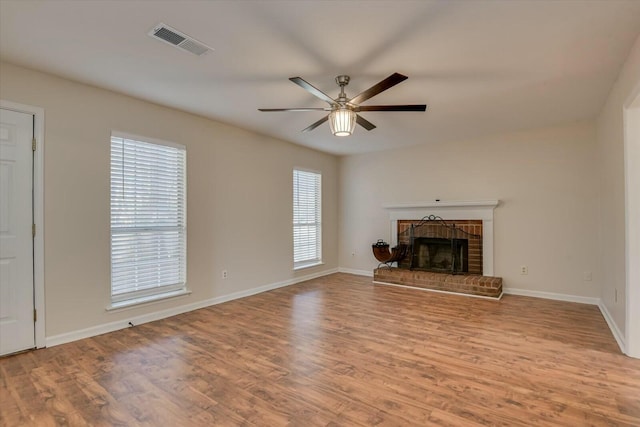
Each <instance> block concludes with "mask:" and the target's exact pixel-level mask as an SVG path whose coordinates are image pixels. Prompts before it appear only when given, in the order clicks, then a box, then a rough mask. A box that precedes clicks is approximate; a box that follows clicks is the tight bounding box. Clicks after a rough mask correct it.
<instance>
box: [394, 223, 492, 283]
mask: <svg viewBox="0 0 640 427" xmlns="http://www.w3.org/2000/svg"><path fill="white" fill-rule="evenodd" d="M398 223H399V228H398V242H399V244H401V243H403V244H406V245H407V246H408V247H409V254H408V255H409V256H407V257H406V258H405V259H404V260H403V261H400V262H398V267H400V268H408V269H410V270H419V271H430V272H434V273H448V274H473V275H476V274H482V223H481V221H474V220H455V221H445V220H443V219H442V218H441V217H439V216H435V215H428V216H425V217H423V218H422V219H421V220H419V221H404V220H402V221H400V220H399V221H398Z"/></svg>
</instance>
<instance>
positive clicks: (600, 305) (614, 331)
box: [598, 300, 626, 353]
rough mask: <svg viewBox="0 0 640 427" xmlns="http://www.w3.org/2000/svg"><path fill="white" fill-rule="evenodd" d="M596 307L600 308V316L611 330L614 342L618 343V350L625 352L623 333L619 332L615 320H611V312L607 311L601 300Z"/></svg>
mask: <svg viewBox="0 0 640 427" xmlns="http://www.w3.org/2000/svg"><path fill="white" fill-rule="evenodd" d="M598 308H599V309H600V313H602V317H604V320H605V322H607V325H608V326H609V329H610V330H611V334H613V338H615V340H616V342H617V343H618V347H620V351H622V352H623V353H625V348H626V345H625V341H624V335H623V334H622V332H620V329H618V325H616V322H615V321H614V320H613V316H611V313H609V310H608V309H607V306H606V305H604V302H603V301H602V300H600V301H599V302H598Z"/></svg>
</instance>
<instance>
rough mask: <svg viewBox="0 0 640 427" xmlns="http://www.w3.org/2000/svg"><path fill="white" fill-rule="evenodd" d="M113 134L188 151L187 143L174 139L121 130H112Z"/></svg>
mask: <svg viewBox="0 0 640 427" xmlns="http://www.w3.org/2000/svg"><path fill="white" fill-rule="evenodd" d="M111 136H112V137H115V138H122V139H129V140H132V141H138V142H149V143H152V144H157V145H166V146H167V147H173V148H177V149H180V150H184V151H187V147H186V146H185V145H182V144H179V143H177V142H173V141H166V140H164V139H158V138H151V137H149V136H142V135H135V134H132V133H127V132H120V131H119V130H113V129H112V130H111Z"/></svg>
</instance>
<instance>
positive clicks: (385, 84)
mask: <svg viewBox="0 0 640 427" xmlns="http://www.w3.org/2000/svg"><path fill="white" fill-rule="evenodd" d="M408 78H409V77H407V76H403V75H402V74H398V73H393V74H391V75H390V76H389V77H387V78H386V79H384V80H382V81H381V82H379V83H377V84H375V85H373V86H371V87H370V88H369V89H367V90H365V91H364V92H362V93H361V94H359V95H356V96H355V97H353V98H351V99H350V100H349V103H350V104H360V103H361V102H364V101H366V100H367V99H369V98H371V97H374V96H376V95H377V94H379V93H380V92H383V91H385V90H387V89H389V88H390V87H393V86H395V85H397V84H398V83H400V82H403V81H405V80H406V79H408Z"/></svg>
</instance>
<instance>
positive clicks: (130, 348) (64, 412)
mask: <svg viewBox="0 0 640 427" xmlns="http://www.w3.org/2000/svg"><path fill="white" fill-rule="evenodd" d="M48 425H52V426H53V425H56V426H57V425H78V426H83V425H93V426H111V425H122V426H125V425H126V426H158V425H162V426H165V425H167V426H168V425H172V426H182V425H189V426H210V425H220V426H245V425H246V426H266V425H268V426H369V425H384V426H400V425H402V426H411V425H415V426H429V425H434V426H476V425H477V426H486V425H492V426H510V427H513V426H532V425H533V426H535V425H540V426H571V427H574V426H587V425H591V426H638V425H640V360H635V359H630V358H628V357H626V356H624V355H622V354H621V353H620V351H619V350H618V348H617V344H616V342H615V340H614V339H613V337H612V335H611V333H610V331H609V330H608V328H607V325H606V323H605V321H604V319H603V318H602V315H601V314H600V312H599V310H598V308H597V307H595V306H591V305H584V304H575V303H567V302H561V301H549V300H542V299H536V298H528V297H519V296H509V295H508V296H505V297H504V298H503V300H502V301H486V300H479V299H473V298H465V297H459V296H453V295H442V294H435V293H429V292H422V291H416V290H411V289H404V288H398V287H390V286H380V285H373V284H372V283H371V279H370V278H365V277H359V276H353V275H349V274H334V275H330V276H326V277H323V278H319V279H314V280H311V281H308V282H304V283H301V284H298V285H293V286H288V287H284V288H280V289H277V290H274V291H270V292H265V293H262V294H258V295H254V296H251V297H247V298H243V299H239V300H235V301H230V302H227V303H224V304H220V305H216V306H211V307H208V308H205V309H201V310H197V311H193V312H190V313H185V314H182V315H179V316H174V317H171V318H168V319H164V320H160V321H157V322H152V323H148V324H144V325H139V326H135V327H133V328H129V329H125V330H121V331H117V332H113V333H110V334H105V335H101V336H97V337H93V338H89V339H85V340H80V341H76V342H73V343H69V344H65V345H60V346H57V347H53V348H49V349H42V350H37V351H33V352H29V353H24V354H19V355H15V356H10V357H5V358H0V426H7V427H13V426H48Z"/></svg>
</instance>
